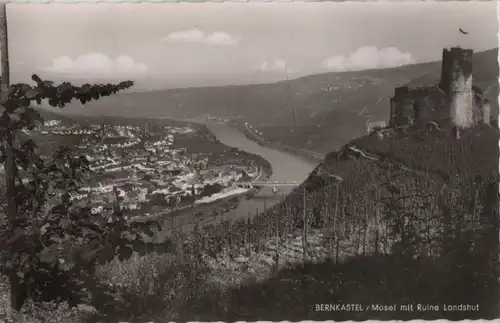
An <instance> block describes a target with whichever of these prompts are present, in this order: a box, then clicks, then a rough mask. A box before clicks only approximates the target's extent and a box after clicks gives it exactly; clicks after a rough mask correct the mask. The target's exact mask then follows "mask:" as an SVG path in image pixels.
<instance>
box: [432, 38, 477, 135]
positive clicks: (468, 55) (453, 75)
mask: <svg viewBox="0 0 500 323" xmlns="http://www.w3.org/2000/svg"><path fill="white" fill-rule="evenodd" d="M472 54H473V50H472V49H462V48H460V47H453V48H450V49H443V62H442V66H441V82H440V83H439V87H440V88H441V89H442V90H443V91H444V92H445V93H446V98H447V107H448V115H449V117H450V119H451V121H452V123H453V125H455V126H457V127H459V128H468V127H471V126H472V125H473V123H474V116H473V97H474V96H473V92H472Z"/></svg>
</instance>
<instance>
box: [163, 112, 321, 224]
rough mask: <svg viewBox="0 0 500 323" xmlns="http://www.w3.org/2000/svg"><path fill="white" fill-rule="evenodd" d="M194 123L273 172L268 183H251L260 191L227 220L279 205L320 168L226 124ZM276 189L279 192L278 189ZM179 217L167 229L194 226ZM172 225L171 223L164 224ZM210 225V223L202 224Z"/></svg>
mask: <svg viewBox="0 0 500 323" xmlns="http://www.w3.org/2000/svg"><path fill="white" fill-rule="evenodd" d="M189 121H193V122H198V123H203V124H205V125H206V126H207V128H208V129H209V130H210V131H211V132H212V133H213V134H214V135H215V136H216V137H217V139H218V140H219V141H220V142H221V143H223V144H225V145H227V146H230V147H234V148H238V149H241V150H243V151H246V152H249V153H252V154H256V155H260V156H261V157H262V158H264V159H266V160H267V161H268V162H269V163H270V164H271V167H272V169H273V174H272V175H271V177H270V178H269V179H268V181H266V182H264V181H257V182H255V183H251V182H249V183H248V184H252V185H253V186H259V187H261V189H260V190H259V192H258V193H257V194H255V196H253V197H252V198H250V199H248V200H245V199H243V200H242V201H241V202H240V204H239V205H238V207H236V208H235V209H233V210H230V211H228V212H227V213H225V214H224V215H223V216H222V217H224V218H228V219H241V218H247V217H248V215H249V214H255V213H256V212H260V211H262V210H263V206H264V201H265V204H266V206H267V207H270V206H273V205H274V204H276V203H278V202H279V201H280V200H281V198H282V195H285V194H288V193H289V192H290V191H291V190H292V189H293V188H294V187H296V186H297V185H299V184H300V183H302V182H303V181H304V180H305V179H306V178H307V176H308V175H309V174H310V173H311V171H312V170H313V169H314V168H315V167H316V166H317V165H316V164H313V163H312V162H309V161H306V160H304V159H303V158H299V157H297V156H294V155H291V154H289V153H286V152H282V151H278V150H275V149H272V148H268V147H263V146H260V145H258V144H257V143H256V142H254V141H251V140H250V139H248V138H247V137H246V136H245V135H244V134H243V133H241V132H239V131H238V130H237V129H235V128H232V127H230V126H229V125H227V124H225V123H219V122H215V121H209V120H198V119H195V120H189ZM275 187H276V189H275ZM182 218H184V217H183V216H179V217H176V219H175V220H174V223H173V224H172V223H170V224H165V227H166V228H167V225H168V226H171V225H173V226H174V227H178V226H179V225H180V226H182V227H183V228H184V227H190V226H192V218H191V219H188V217H187V216H186V217H185V218H184V219H182ZM220 220H221V217H218V218H212V219H211V220H210V221H220ZM165 222H170V221H165ZM202 222H203V223H207V222H208V219H207V221H202Z"/></svg>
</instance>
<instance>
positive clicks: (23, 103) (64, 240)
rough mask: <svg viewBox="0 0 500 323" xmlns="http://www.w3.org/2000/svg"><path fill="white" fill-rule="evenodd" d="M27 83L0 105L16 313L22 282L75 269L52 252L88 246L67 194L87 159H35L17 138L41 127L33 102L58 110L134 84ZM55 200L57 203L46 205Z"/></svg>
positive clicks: (60, 155) (66, 153)
mask: <svg viewBox="0 0 500 323" xmlns="http://www.w3.org/2000/svg"><path fill="white" fill-rule="evenodd" d="M32 80H33V81H34V82H35V83H36V85H34V86H32V85H29V84H13V85H10V86H8V87H5V86H4V91H3V92H2V102H1V106H0V113H1V115H0V139H1V140H2V143H3V145H2V155H1V156H0V161H1V162H2V164H4V165H5V173H6V197H7V217H8V228H3V229H4V230H3V233H4V234H3V237H4V238H5V242H6V244H5V246H6V247H9V249H10V255H9V257H8V260H9V261H8V266H7V267H6V268H5V269H6V270H7V273H8V274H9V278H10V283H11V303H12V307H13V308H14V309H17V310H18V309H20V308H21V306H22V304H23V303H24V300H25V299H26V297H28V296H31V295H28V294H27V293H28V292H27V291H26V288H25V287H26V284H28V281H27V279H26V277H29V282H30V283H34V284H35V285H36V283H35V281H37V277H40V275H42V276H50V277H53V276H57V274H55V272H54V271H53V270H54V268H57V269H56V271H58V270H60V271H63V272H64V271H69V270H71V269H72V268H73V267H76V264H74V263H72V262H71V261H69V260H65V259H64V257H59V256H61V255H60V254H59V252H58V251H57V250H58V249H59V248H60V247H62V246H63V245H64V249H67V250H71V248H68V243H69V244H72V243H76V245H78V246H79V247H82V246H84V245H86V244H87V243H90V242H89V241H86V240H85V239H84V238H83V237H84V236H86V234H87V233H88V232H82V230H83V229H84V228H83V227H82V228H80V229H81V230H80V229H77V228H76V227H79V226H82V225H83V224H82V223H80V222H79V220H81V219H82V218H84V217H85V214H82V212H83V213H85V212H86V213H88V214H90V210H89V209H88V207H87V206H86V205H78V206H76V205H74V204H73V203H72V201H71V198H70V195H69V193H70V192H71V191H74V190H77V189H78V188H79V185H80V183H81V180H82V178H83V177H82V174H83V173H84V172H88V171H89V168H88V160H87V159H86V157H84V156H76V155H75V154H74V152H73V151H71V150H70V149H65V148H63V149H60V150H58V151H57V152H56V153H55V154H54V155H53V156H52V158H50V159H49V160H48V161H46V160H43V159H41V158H40V156H38V155H37V149H36V143H35V142H34V141H33V140H31V139H28V140H24V141H22V138H16V135H17V134H18V132H19V131H20V130H33V129H34V128H35V127H36V125H37V124H39V123H40V122H43V119H42V117H41V116H40V114H39V112H38V111H37V110H36V109H34V108H33V107H32V106H31V105H32V103H33V102H34V101H36V102H37V103H41V101H42V100H48V103H49V105H51V106H53V107H59V108H63V107H64V106H65V105H66V104H67V103H69V102H70V101H71V100H72V99H78V100H80V102H82V103H83V104H85V103H86V102H89V101H91V100H93V99H99V98H101V97H103V96H109V95H111V94H114V93H116V92H118V91H120V90H124V89H127V88H130V87H131V86H132V85H133V82H131V81H125V82H121V83H119V84H116V85H115V84H104V85H100V84H99V85H90V84H84V85H83V86H80V87H77V86H74V85H72V84H70V83H68V82H64V83H62V84H60V85H58V86H54V83H53V82H51V81H44V80H42V79H41V78H40V77H38V76H37V75H33V77H32ZM5 89H7V90H5ZM54 199H55V200H62V202H61V203H59V204H56V205H51V203H53V201H51V200H54ZM72 216H73V218H72ZM64 218H67V220H64ZM91 222H92V221H91ZM49 228H52V229H53V230H50V229H49ZM91 228H92V226H91ZM72 230H80V231H79V232H78V233H76V232H73V231H72ZM95 230H97V231H99V230H98V229H96V228H95V227H94V228H93V229H91V230H90V231H95ZM83 231H84V230H83ZM108 231H109V230H108ZM47 232H49V233H50V232H53V233H54V235H52V236H51V235H50V234H49V235H48V236H49V240H48V241H45V242H44V236H45V235H46V234H47ZM82 235H83V237H82ZM89 235H92V234H90V233H89ZM73 238H74V239H73ZM72 240H75V241H73V242H71V241H72ZM91 240H92V239H91ZM90 245H92V244H90ZM73 251H74V250H73ZM87 256H88V255H87ZM72 257H73V256H71V257H70V258H72ZM84 258H85V257H84ZM80 260H81V259H80ZM82 263H85V262H82ZM87 263H88V262H87ZM42 267H43V268H42Z"/></svg>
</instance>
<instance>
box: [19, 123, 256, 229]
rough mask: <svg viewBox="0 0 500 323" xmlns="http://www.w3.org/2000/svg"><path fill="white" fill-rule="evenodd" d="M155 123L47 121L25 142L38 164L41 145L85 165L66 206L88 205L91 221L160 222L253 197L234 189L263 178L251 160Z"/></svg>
mask: <svg viewBox="0 0 500 323" xmlns="http://www.w3.org/2000/svg"><path fill="white" fill-rule="evenodd" d="M163 123H165V125H159V124H152V125H151V126H150V123H149V122H144V123H141V122H135V123H134V122H129V123H128V124H127V123H124V124H120V123H118V124H117V123H116V122H113V123H112V124H105V123H99V124H97V123H96V124H92V123H82V122H68V121H62V120H57V119H53V120H46V121H44V123H43V124H42V125H40V126H39V127H37V128H36V129H35V130H34V131H32V132H31V133H29V134H28V133H25V134H26V135H29V136H32V137H33V136H35V137H36V141H39V142H40V143H41V144H40V146H41V148H42V150H43V151H44V152H45V154H44V156H45V157H47V156H48V155H49V153H48V152H49V150H47V149H43V148H47V147H44V145H46V144H47V143H49V144H50V143H54V142H57V143H58V144H59V145H60V144H66V145H68V146H71V147H72V148H73V149H74V150H76V152H78V153H79V154H82V155H83V156H85V157H86V159H87V160H88V161H89V163H90V170H91V172H90V174H89V175H88V176H87V177H86V178H85V185H84V186H83V187H81V188H80V189H79V190H78V192H77V193H70V195H71V197H70V199H71V200H72V201H79V202H87V203H89V204H90V205H89V204H87V205H89V206H90V207H91V212H92V214H95V215H97V214H100V215H102V216H104V217H110V216H111V215H112V214H113V213H115V211H116V210H117V209H116V208H117V207H118V208H119V210H120V211H121V214H123V215H124V216H125V217H126V218H127V219H133V218H137V217H140V216H143V215H145V216H149V215H155V214H162V215H163V214H167V213H169V212H171V211H174V210H178V209H180V208H183V207H187V206H189V205H192V204H193V202H194V203H195V204H208V203H214V202H217V201H220V200H224V199H226V198H229V197H231V198H232V197H234V196H238V195H242V194H246V193H252V192H255V191H256V190H255V189H254V188H253V187H246V188H242V187H240V186H241V185H239V186H238V183H239V182H240V183H241V182H251V181H255V180H258V179H259V178H260V177H261V176H262V175H263V173H262V169H261V167H260V165H259V162H258V161H257V159H256V158H255V157H254V158H252V157H253V156H251V155H250V154H247V153H244V152H242V151H239V150H238V149H234V148H230V147H226V146H224V145H222V144H220V143H218V142H217V141H216V140H215V138H214V137H213V136H212V135H211V134H210V133H209V132H208V130H206V129H204V128H203V127H199V126H190V125H171V124H168V121H166V120H165V121H164V122H163ZM56 145H57V144H56ZM200 145H202V146H204V147H205V148H206V149H205V150H204V151H203V150H200V149H199V148H198V146H200Z"/></svg>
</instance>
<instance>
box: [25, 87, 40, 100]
mask: <svg viewBox="0 0 500 323" xmlns="http://www.w3.org/2000/svg"><path fill="white" fill-rule="evenodd" d="M37 95H38V91H37V90H36V89H29V90H28V91H26V94H25V96H26V98H28V99H30V100H33V99H34V98H36V96H37Z"/></svg>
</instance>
